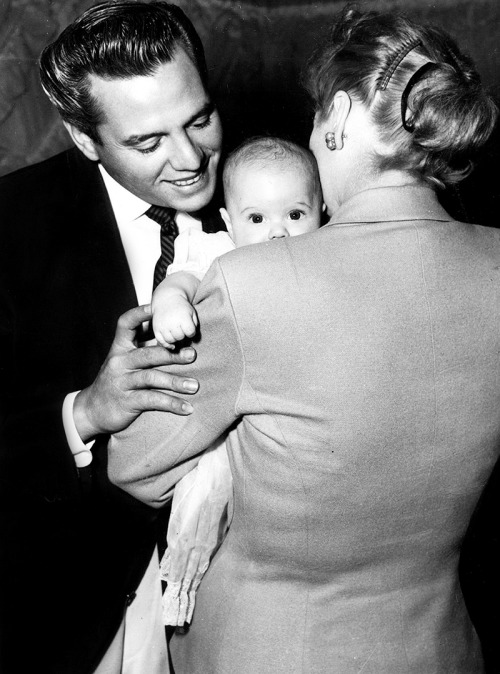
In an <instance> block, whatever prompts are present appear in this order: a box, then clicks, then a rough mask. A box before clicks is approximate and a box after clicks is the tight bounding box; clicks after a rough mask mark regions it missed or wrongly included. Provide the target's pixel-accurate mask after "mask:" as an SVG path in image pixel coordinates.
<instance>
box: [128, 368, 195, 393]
mask: <svg viewBox="0 0 500 674" xmlns="http://www.w3.org/2000/svg"><path fill="white" fill-rule="evenodd" d="M127 388H129V389H160V390H166V391H175V392H176V393H196V391H197V390H198V382H197V381H196V379H190V378H188V377H179V376H177V375H171V374H169V373H168V372H163V371H162V370H156V369H154V368H152V369H148V370H136V371H135V372H131V373H129V375H128V378H127Z"/></svg>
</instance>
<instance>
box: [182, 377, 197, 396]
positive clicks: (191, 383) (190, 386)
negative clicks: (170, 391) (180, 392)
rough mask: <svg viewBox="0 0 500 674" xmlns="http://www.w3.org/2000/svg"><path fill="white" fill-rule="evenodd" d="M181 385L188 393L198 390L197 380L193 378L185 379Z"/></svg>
mask: <svg viewBox="0 0 500 674" xmlns="http://www.w3.org/2000/svg"><path fill="white" fill-rule="evenodd" d="M182 386H183V388H185V389H186V391H189V392H190V393H194V392H195V391H197V390H198V382H197V381H196V380H195V379H185V380H184V382H183V383H182Z"/></svg>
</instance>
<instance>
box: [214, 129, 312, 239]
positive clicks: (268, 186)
mask: <svg viewBox="0 0 500 674" xmlns="http://www.w3.org/2000/svg"><path fill="white" fill-rule="evenodd" d="M223 183H224V198H225V203H226V208H221V215H222V218H223V219H224V222H225V223H226V227H227V230H228V232H229V234H230V235H231V238H232V239H233V241H234V243H235V245H236V246H237V247H239V246H246V245H248V244H250V243H260V242H262V241H267V240H268V239H276V238H282V237H286V236H296V235H297V234H305V233H307V232H312V231H314V230H315V229H318V228H319V226H320V224H321V212H322V209H323V200H322V195H321V187H320V182H319V175H318V168H317V166H316V161H315V159H314V157H313V155H312V153H311V152H309V150H306V149H305V148H303V147H300V146H299V145H296V144H295V143H291V142H290V141H287V140H282V139H281V138H268V137H259V138H251V139H250V140H247V141H245V142H244V143H243V144H242V145H240V146H239V147H238V148H237V149H236V150H234V151H233V152H232V153H231V154H230V155H229V157H228V158H227V161H226V163H225V165H224V172H223Z"/></svg>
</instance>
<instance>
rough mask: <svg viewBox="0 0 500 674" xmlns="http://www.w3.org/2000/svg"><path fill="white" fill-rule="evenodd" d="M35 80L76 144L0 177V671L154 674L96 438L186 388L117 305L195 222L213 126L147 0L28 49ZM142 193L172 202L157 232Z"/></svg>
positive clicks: (125, 527)
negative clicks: (34, 61)
mask: <svg viewBox="0 0 500 674" xmlns="http://www.w3.org/2000/svg"><path fill="white" fill-rule="evenodd" d="M41 76H42V83H43V86H44V89H45V91H46V92H47V94H48V96H49V97H50V99H51V101H52V102H53V103H54V104H55V106H56V107H57V109H58V111H59V113H60V114H61V116H62V118H63V121H64V124H65V126H66V128H67V130H68V132H69V134H70V136H71V138H72V139H73V141H74V143H75V145H76V148H73V149H72V150H69V151H68V152H65V153H62V154H60V155H58V156H56V157H53V158H51V159H49V160H47V161H45V162H42V163H41V164H38V165H35V166H31V167H28V168H26V169H22V170H21V171H18V172H16V173H14V174H11V175H10V176H6V177H5V178H3V179H2V180H0V212H1V214H2V226H1V230H0V232H1V233H0V237H1V238H0V347H1V350H0V359H1V360H0V376H1V389H0V395H1V420H0V445H1V465H0V476H1V477H0V480H1V482H0V485H1V487H0V499H1V503H2V510H1V513H2V515H1V525H2V533H1V552H0V555H1V564H2V566H1V569H0V573H1V595H0V606H1V609H0V611H1V614H0V629H1V640H0V671H1V672H2V674H17V672H19V673H21V672H22V673H23V674H24V673H25V672H37V674H43V673H44V672H48V673H50V674H58V673H63V672H64V673H65V674H70V673H71V674H80V673H82V674H83V673H85V674H87V673H90V672H94V671H97V672H103V671H106V672H115V671H116V672H120V671H122V669H121V667H122V659H123V672H125V673H128V672H133V673H134V674H136V673H138V672H147V674H154V673H155V672H157V671H158V672H159V671H162V670H163V671H166V669H165V668H168V665H167V664H166V649H165V644H164V643H163V644H158V643H156V645H155V644H154V640H153V637H154V635H158V633H159V630H160V629H161V633H162V634H163V630H162V626H161V625H159V624H158V621H156V622H155V617H156V615H157V614H156V613H155V607H154V606H147V607H146V608H147V609H150V610H149V611H146V613H145V612H144V611H142V609H141V607H140V606H139V608H137V609H136V606H137V605H138V604H140V599H141V596H143V595H142V588H143V585H144V583H145V579H146V578H148V579H149V580H148V582H149V583H150V587H149V590H154V592H153V594H154V601H155V602H157V603H158V601H159V599H158V597H159V588H153V587H152V585H151V583H152V584H154V582H155V579H156V576H155V574H154V573H153V574H152V573H151V572H152V571H153V572H154V570H155V565H156V564H157V555H156V556H155V555H154V554H153V551H154V549H155V538H156V533H157V531H156V530H157V521H156V515H155V514H154V513H153V511H152V510H150V509H149V508H147V507H145V506H143V505H141V504H139V503H138V502H136V501H135V500H134V499H132V498H130V497H128V496H126V495H125V494H124V493H122V492H120V490H118V489H116V488H114V487H113V486H111V485H110V483H109V481H108V479H107V474H106V449H105V448H106V438H107V434H109V433H110V432H113V431H117V430H120V429H123V428H125V427H127V425H128V424H129V423H130V422H131V421H132V420H133V419H134V418H135V417H136V416H138V415H139V414H140V413H141V412H142V411H143V410H146V409H158V410H164V411H170V412H174V413H176V414H189V413H190V411H191V409H192V408H191V406H190V405H189V403H188V402H187V401H185V400H184V398H183V397H179V396H171V395H169V394H168V393H166V391H169V390H172V391H176V392H178V393H180V394H181V395H183V394H189V393H193V392H194V391H196V387H197V382H196V381H194V380H192V379H190V380H187V379H182V378H173V377H171V376H170V375H167V374H166V373H165V372H162V371H160V370H158V369H157V368H158V366H161V365H165V364H168V363H171V362H177V363H182V362H189V361H190V360H192V359H193V357H194V353H193V351H192V350H191V349H186V350H185V351H181V352H180V353H179V354H177V355H175V354H171V353H169V352H168V351H166V350H165V349H163V348H161V347H159V346H147V347H141V346H140V345H138V343H137V340H136V334H137V332H138V330H139V328H140V326H141V325H142V323H143V322H144V321H145V320H146V319H147V318H148V314H147V313H146V311H145V310H144V309H142V308H135V309H132V310H131V311H128V312H127V310H130V309H131V308H132V307H136V306H137V304H138V303H139V304H146V303H148V302H149V300H150V297H151V290H152V284H153V276H154V270H155V263H156V262H157V260H158V258H159V257H160V251H161V252H162V255H163V257H162V259H161V261H159V265H160V268H164V266H165V259H166V258H165V255H168V254H169V248H170V249H171V248H172V240H173V237H174V236H175V232H176V231H177V230H182V229H183V228H185V227H191V226H193V227H201V222H200V221H199V219H197V218H195V219H193V218H192V217H190V215H188V214H195V215H199V211H200V209H203V208H204V207H206V206H207V205H208V204H209V202H210V201H211V200H212V197H213V195H214V191H215V187H216V176H217V165H218V162H219V157H220V146H221V140H222V134H221V127H220V120H219V117H218V114H217V111H216V110H215V108H214V105H213V103H212V101H211V99H210V97H209V95H208V93H207V88H206V66H205V61H204V54H203V48H202V45H201V43H200V41H199V38H198V36H197V35H196V32H195V31H194V28H193V26H192V25H191V23H190V22H189V21H188V20H187V18H186V17H185V15H184V14H183V13H182V11H181V10H180V9H179V8H178V7H176V6H173V5H167V4H165V3H162V2H156V3H151V4H146V3H140V2H139V3H136V2H117V3H114V2H106V3H103V4H100V5H97V6H95V7H92V8H90V9H89V10H88V11H87V12H85V13H84V14H83V15H82V16H81V17H80V18H79V19H77V20H76V21H75V22H74V23H73V24H72V25H70V26H69V27H68V28H67V29H66V30H65V31H63V33H62V34H61V35H60V37H59V38H58V39H57V40H56V41H55V42H54V43H53V44H52V45H49V46H48V47H47V48H46V49H45V51H44V53H43V55H42V58H41ZM151 206H155V207H169V208H171V209H174V210H173V211H172V212H170V213H169V212H167V215H166V219H167V227H166V228H165V230H164V231H163V233H162V234H161V236H160V230H161V227H160V225H159V224H158V222H157V221H156V220H155V219H153V218H158V213H160V211H161V208H155V209H153V210H151ZM146 212H148V213H149V215H146ZM174 212H176V214H175V224H173V223H172V222H171V216H173V215H174ZM150 215H151V216H152V217H150ZM162 217H163V214H162V213H160V219H161V218H162ZM204 226H205V225H204ZM168 227H170V231H168ZM221 227H222V226H221V225H219V221H214V222H212V223H211V224H209V225H208V227H207V228H208V229H209V231H210V230H214V229H219V228H221ZM160 240H161V244H160ZM160 272H161V269H160ZM124 312H127V313H125V314H124V316H122V318H121V319H120V321H119V322H118V327H117V329H116V335H115V337H114V339H113V335H114V332H115V325H116V322H117V319H118V317H119V316H120V315H121V314H123V313H124ZM106 354H107V355H106ZM102 363H104V364H102ZM101 364H102V365H101ZM63 417H64V424H63ZM187 469H188V467H187V466H186V467H185V469H184V468H182V469H181V471H180V475H182V474H183V471H184V472H185V470H187ZM146 569H148V570H149V571H148V573H146V574H145V571H146ZM143 576H144V578H143ZM141 578H142V579H143V580H142V583H141ZM140 583H141V585H139V584H140ZM136 593H137V597H136ZM149 596H153V595H149ZM127 607H128V608H127ZM141 611H142V612H141ZM134 612H135V613H134ZM146 614H147V615H146ZM134 619H135V620H136V623H137V621H139V623H141V625H142V626H143V633H145V637H144V638H145V639H146V641H145V643H144V644H143V645H141V644H139V645H138V644H137V643H135V644H134V643H133V640H132V641H131V639H130V637H134V636H136V637H137V635H135V624H136V623H134ZM147 620H150V621H151V624H149V623H147ZM145 621H146V623H147V624H146V623H145ZM143 636H144V634H142V636H141V635H139V637H137V638H138V639H139V641H141V639H142V638H143ZM148 639H150V641H151V643H150V642H149V641H148ZM131 643H132V646H130V644H131ZM142 646H144V647H143V648H142ZM148 649H149V650H148ZM144 658H146V661H144Z"/></svg>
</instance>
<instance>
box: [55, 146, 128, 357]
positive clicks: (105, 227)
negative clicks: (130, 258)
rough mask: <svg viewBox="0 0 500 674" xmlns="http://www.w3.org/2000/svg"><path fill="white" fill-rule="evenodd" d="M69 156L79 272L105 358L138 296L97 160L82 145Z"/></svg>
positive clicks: (88, 311)
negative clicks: (82, 150)
mask: <svg viewBox="0 0 500 674" xmlns="http://www.w3.org/2000/svg"><path fill="white" fill-rule="evenodd" d="M67 159H68V171H69V173H70V180H71V190H72V201H73V211H74V226H75V227H76V235H75V236H76V241H77V245H78V259H79V262H80V274H81V277H82V279H83V284H82V287H83V289H84V295H85V298H86V301H87V302H88V303H89V306H88V308H87V312H86V313H87V315H88V316H91V317H92V320H93V322H94V325H93V326H92V328H91V333H90V334H93V335H95V336H96V339H97V342H98V345H99V349H100V352H101V353H100V356H101V358H102V359H104V357H105V356H106V354H107V352H108V349H109V346H110V344H111V342H112V340H113V336H114V333H115V329H116V322H117V320H118V317H119V316H120V315H121V314H122V313H123V312H124V311H127V310H128V309H130V308H132V307H134V306H137V297H136V294H135V289H134V284H133V281H132V276H131V274H130V270H129V267H128V264H127V259H126V256H125V251H124V249H123V245H122V242H121V238H120V234H119V231H118V227H117V224H116V220H115V217H114V214H113V209H112V207H111V203H110V201H109V198H108V194H107V191H106V188H105V186H104V182H103V180H102V177H101V174H100V171H99V169H98V166H97V164H96V163H95V162H91V161H89V160H88V159H87V158H86V157H84V155H82V154H81V153H80V152H79V151H78V150H77V149H73V150H70V151H69V152H68V154H67ZM82 300H83V298H77V299H76V301H82ZM89 327H90V326H89Z"/></svg>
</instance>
